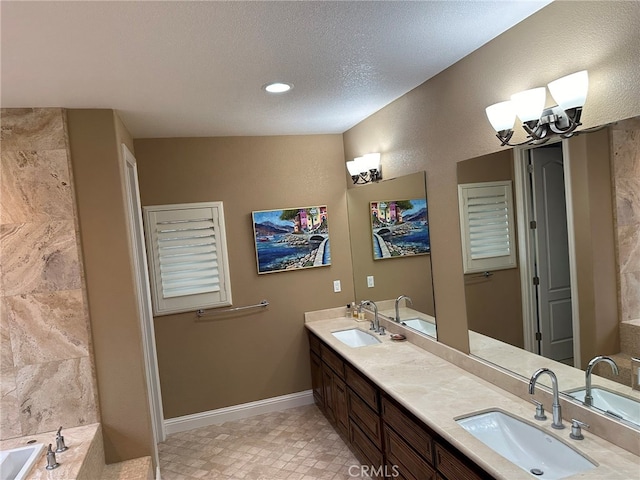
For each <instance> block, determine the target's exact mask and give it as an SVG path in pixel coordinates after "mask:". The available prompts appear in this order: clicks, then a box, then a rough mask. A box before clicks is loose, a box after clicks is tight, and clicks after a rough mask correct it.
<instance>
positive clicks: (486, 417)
mask: <svg viewBox="0 0 640 480" xmlns="http://www.w3.org/2000/svg"><path fill="white" fill-rule="evenodd" d="M456 421H457V422H458V424H459V425H460V426H461V427H462V428H464V429H465V430H466V431H468V432H469V433H471V434H472V435H473V436H474V437H476V438H477V439H478V440H480V441H481V442H482V443H484V444H485V445H487V446H488V447H490V448H491V449H493V450H494V451H495V452H497V453H499V454H500V455H502V456H503V457H505V458H506V459H507V460H509V461H511V462H513V463H515V464H516V465H518V466H519V467H520V468H522V469H523V470H525V471H527V472H529V473H530V474H531V475H532V476H533V477H536V478H544V479H547V480H558V479H560V478H565V477H568V476H570V475H575V474H577V473H580V472H585V471H587V470H591V469H593V468H596V464H594V463H593V462H591V461H590V460H589V459H587V458H586V457H585V456H583V455H582V454H581V453H579V452H578V451H576V450H574V449H573V448H571V447H570V446H569V445H567V444H565V443H564V442H562V441H561V440H559V439H558V438H556V437H554V436H552V435H549V434H548V433H547V432H545V431H544V430H542V429H540V428H538V427H535V426H534V425H531V424H529V423H528V422H525V421H523V420H520V419H518V418H516V417H513V416H511V415H509V414H507V413H505V412H502V411H499V410H491V411H488V412H482V413H478V414H472V415H469V416H466V417H462V418H458V419H456ZM567 436H568V433H567Z"/></svg>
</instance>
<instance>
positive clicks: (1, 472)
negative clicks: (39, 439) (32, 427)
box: [0, 443, 44, 480]
mask: <svg viewBox="0 0 640 480" xmlns="http://www.w3.org/2000/svg"><path fill="white" fill-rule="evenodd" d="M43 450H44V444H43V443H34V444H33V445H27V446H26V447H19V448H12V449H11V450H2V451H0V480H24V479H25V478H27V474H28V473H29V472H30V471H31V469H32V468H33V465H34V464H35V463H36V460H37V459H38V457H39V455H40V453H41V452H42V451H43Z"/></svg>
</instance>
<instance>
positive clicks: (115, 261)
mask: <svg viewBox="0 0 640 480" xmlns="http://www.w3.org/2000/svg"><path fill="white" fill-rule="evenodd" d="M68 121H69V142H70V148H71V160H72V164H73V172H74V177H75V181H76V191H77V201H78V212H79V217H80V234H81V238H82V250H83V254H84V259H85V275H86V282H87V291H88V297H89V311H90V315H91V328H92V331H93V344H94V354H95V360H96V376H97V380H98V391H99V394H100V408H101V413H102V430H103V435H104V448H105V458H106V462H107V463H114V462H119V461H123V460H127V459H131V458H137V457H140V456H146V455H151V453H152V448H153V447H152V446H153V437H152V433H151V423H150V416H149V406H148V401H147V390H146V383H145V376H144V363H143V361H144V359H143V352H142V340H141V331H140V321H139V318H138V311H137V304H136V299H135V293H134V292H135V290H134V283H133V276H132V275H133V274H132V267H131V258H130V251H129V243H128V238H127V227H126V220H125V205H124V194H123V190H122V181H121V163H120V162H121V142H125V143H128V144H129V147H131V146H132V145H131V138H130V136H129V134H128V133H127V132H126V129H125V128H124V125H122V123H121V122H120V120H119V118H118V117H117V116H116V115H115V113H114V112H113V110H69V111H68Z"/></svg>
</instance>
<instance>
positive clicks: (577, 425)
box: [569, 418, 589, 440]
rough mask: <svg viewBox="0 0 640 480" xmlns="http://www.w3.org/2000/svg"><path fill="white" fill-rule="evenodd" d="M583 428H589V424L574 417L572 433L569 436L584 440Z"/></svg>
mask: <svg viewBox="0 0 640 480" xmlns="http://www.w3.org/2000/svg"><path fill="white" fill-rule="evenodd" d="M582 428H589V425H587V424H586V423H584V422H581V421H580V420H576V419H575V418H572V419H571V433H570V434H569V437H571V438H573V439H574V440H584V435H582Z"/></svg>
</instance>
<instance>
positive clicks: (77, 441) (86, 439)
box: [0, 423, 104, 480]
mask: <svg viewBox="0 0 640 480" xmlns="http://www.w3.org/2000/svg"><path fill="white" fill-rule="evenodd" d="M62 434H63V435H64V440H65V443H66V445H67V446H68V447H69V449H68V450H67V451H65V452H62V453H57V454H56V461H57V462H58V463H59V464H60V466H59V467H58V468H56V469H55V470H46V468H45V467H46V465H47V458H46V457H47V456H46V450H47V446H48V445H49V444H50V443H51V444H53V447H54V448H55V436H56V431H55V430H54V431H51V432H45V433H38V434H34V435H29V436H27V437H17V438H12V439H7V440H2V441H0V451H1V452H2V453H1V455H2V456H1V457H0V459H1V461H2V464H1V466H0V480H14V479H15V480H19V479H21V480H52V479H55V480H96V479H98V478H100V477H101V476H102V469H103V467H104V449H103V445H102V432H101V429H100V424H98V423H96V424H91V425H84V426H81V427H71V428H66V429H63V431H62ZM38 446H39V450H38V451H37V452H36V453H34V454H33V456H34V458H33V464H32V465H31V466H27V465H21V464H19V463H18V460H26V457H31V453H28V452H29V451H30V449H33V447H38ZM18 467H19V468H18ZM23 467H24V468H23ZM18 473H19V475H18Z"/></svg>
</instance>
